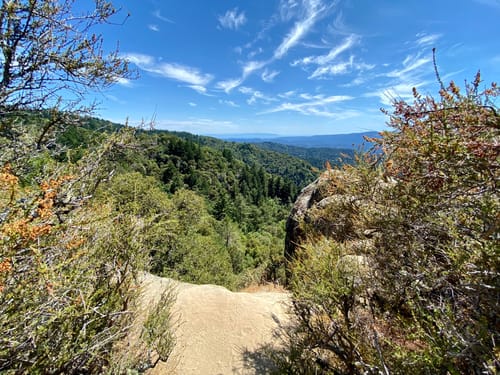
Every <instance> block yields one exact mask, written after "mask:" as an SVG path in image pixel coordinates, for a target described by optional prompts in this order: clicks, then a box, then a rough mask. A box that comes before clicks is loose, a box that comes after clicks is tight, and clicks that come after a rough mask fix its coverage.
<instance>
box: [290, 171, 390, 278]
mask: <svg viewBox="0 0 500 375" xmlns="http://www.w3.org/2000/svg"><path fill="white" fill-rule="evenodd" d="M355 178H357V177H356V176H355V175H353V174H350V173H347V172H345V171H342V170H329V171H326V172H324V173H323V174H322V175H321V176H320V177H319V178H318V179H317V180H316V181H314V182H313V183H311V184H310V185H308V186H307V187H305V188H304V189H303V190H302V191H301V193H300V195H299V196H298V198H297V200H296V202H295V204H294V206H293V208H292V211H291V213H290V216H289V217H288V220H287V223H286V238H285V258H286V260H287V261H288V262H289V261H291V260H293V258H294V256H295V255H296V253H297V250H298V249H299V248H300V246H301V244H304V243H305V242H307V240H308V239H312V238H317V237H319V236H321V237H323V238H326V239H328V240H332V241H334V242H337V243H341V244H342V245H343V246H344V248H345V249H349V250H350V251H349V252H348V253H354V254H360V253H361V254H364V253H366V249H367V248H370V247H372V246H373V239H374V237H375V236H376V235H377V233H376V230H375V229H373V228H372V227H371V226H370V221H371V218H374V217H377V215H378V214H379V213H380V212H381V209H387V207H380V206H378V205H377V203H376V199H370V198H368V197H366V196H365V197H361V196H359V197H358V196H353V195H351V194H352V189H349V187H350V185H352V184H354V183H359V182H360V181H358V180H353V179H355ZM392 184H393V182H391V181H384V180H382V179H380V180H374V181H371V182H370V189H371V190H372V191H373V193H372V194H373V197H375V196H376V195H377V194H379V193H382V192H383V191H384V190H386V189H387V188H388V187H389V186H390V185H392ZM307 236H309V237H311V236H312V238H306V237H307ZM288 262H287V263H288ZM290 277H291V274H290V270H289V269H288V270H287V282H289V281H290Z"/></svg>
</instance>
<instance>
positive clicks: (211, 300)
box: [143, 274, 290, 375]
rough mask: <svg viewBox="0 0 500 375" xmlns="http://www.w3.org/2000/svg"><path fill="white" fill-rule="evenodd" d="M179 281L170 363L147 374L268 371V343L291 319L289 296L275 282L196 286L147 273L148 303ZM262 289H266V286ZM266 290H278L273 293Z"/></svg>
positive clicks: (249, 372) (158, 366) (145, 298)
mask: <svg viewBox="0 0 500 375" xmlns="http://www.w3.org/2000/svg"><path fill="white" fill-rule="evenodd" d="M168 285H174V286H175V289H176V291H177V300H176V302H175V305H174V314H175V319H174V320H176V321H178V322H179V323H178V326H177V328H176V329H175V335H176V338H177V344H176V347H175V349H174V352H173V353H172V355H171V356H170V358H169V360H168V361H167V363H164V362H159V363H158V365H157V366H156V368H154V369H152V370H149V371H148V374H150V375H158V374H182V375H189V374H204V375H205V374H206V375H211V374H217V375H218V374H265V373H267V372H269V363H267V361H266V360H265V359H264V358H263V357H262V356H261V355H259V353H260V352H259V348H261V347H262V346H263V345H266V344H271V345H277V344H278V342H277V339H276V338H275V336H274V335H273V333H274V332H275V330H276V329H278V328H279V327H280V326H284V325H286V324H287V323H288V322H289V315H288V314H287V306H288V305H289V301H290V300H289V298H290V297H289V295H288V294H287V293H284V292H283V290H279V291H276V289H277V288H275V287H274V286H266V287H261V288H251V289H250V290H251V291H255V292H253V293H248V291H247V292H238V293H235V292H230V291H229V290H227V289H225V288H223V287H220V286H215V285H192V284H187V283H180V282H175V281H172V280H169V279H164V278H160V277H156V276H153V275H149V274H148V275H146V276H145V279H144V286H145V287H144V293H143V298H144V302H143V305H144V306H145V305H148V304H149V303H150V302H151V301H155V300H157V299H158V298H159V296H160V295H161V293H162V291H163V290H165V288H166V287H167V286H168ZM262 289H264V290H266V291H262ZM267 290H274V291H272V292H270V291H267Z"/></svg>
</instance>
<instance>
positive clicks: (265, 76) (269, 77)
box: [261, 69, 280, 83]
mask: <svg viewBox="0 0 500 375" xmlns="http://www.w3.org/2000/svg"><path fill="white" fill-rule="evenodd" d="M278 74H280V72H278V71H277V70H272V71H269V70H267V69H266V70H265V71H264V72H262V75H261V78H262V80H263V81H264V82H267V83H271V82H273V81H274V78H275V77H276V76H277V75H278Z"/></svg>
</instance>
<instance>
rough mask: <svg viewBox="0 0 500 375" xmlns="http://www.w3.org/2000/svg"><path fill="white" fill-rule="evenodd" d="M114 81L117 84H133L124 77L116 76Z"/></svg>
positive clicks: (130, 85)
mask: <svg viewBox="0 0 500 375" xmlns="http://www.w3.org/2000/svg"><path fill="white" fill-rule="evenodd" d="M115 82H116V83H117V84H119V85H120V86H125V87H132V86H133V83H132V81H131V80H130V79H128V78H124V77H118V78H116V81H115Z"/></svg>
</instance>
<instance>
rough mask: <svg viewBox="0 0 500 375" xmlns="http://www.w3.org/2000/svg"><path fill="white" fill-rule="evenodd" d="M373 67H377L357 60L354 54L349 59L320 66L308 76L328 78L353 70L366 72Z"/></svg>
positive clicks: (311, 77)
mask: <svg viewBox="0 0 500 375" xmlns="http://www.w3.org/2000/svg"><path fill="white" fill-rule="evenodd" d="M373 68H375V65H373V64H366V63H363V62H355V61H354V56H351V57H350V58H349V61H344V62H340V63H337V64H331V65H325V66H320V67H318V68H317V69H316V70H315V71H314V72H313V73H312V74H311V75H310V76H309V77H308V78H309V79H320V78H328V77H331V76H336V75H340V74H347V73H350V72H352V71H357V72H365V71H367V70H372V69H373Z"/></svg>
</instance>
